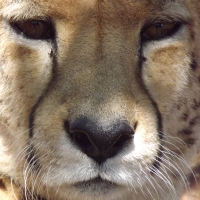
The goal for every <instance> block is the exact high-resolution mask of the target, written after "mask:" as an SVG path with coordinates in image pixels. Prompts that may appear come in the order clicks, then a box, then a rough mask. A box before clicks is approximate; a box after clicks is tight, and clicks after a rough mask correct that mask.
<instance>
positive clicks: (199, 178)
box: [189, 165, 200, 187]
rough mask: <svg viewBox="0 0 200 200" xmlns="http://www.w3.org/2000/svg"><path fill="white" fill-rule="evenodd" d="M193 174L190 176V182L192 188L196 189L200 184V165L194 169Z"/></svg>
mask: <svg viewBox="0 0 200 200" xmlns="http://www.w3.org/2000/svg"><path fill="white" fill-rule="evenodd" d="M192 171H193V173H194V175H195V177H194V175H193V174H190V175H189V181H190V186H191V187H195V186H196V184H198V183H200V165H197V166H195V167H194V168H193V170H192Z"/></svg>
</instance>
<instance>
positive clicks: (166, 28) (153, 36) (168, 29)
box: [142, 22, 181, 40]
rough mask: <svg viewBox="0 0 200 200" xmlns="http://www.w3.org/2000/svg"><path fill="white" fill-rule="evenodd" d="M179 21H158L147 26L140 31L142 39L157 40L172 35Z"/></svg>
mask: <svg viewBox="0 0 200 200" xmlns="http://www.w3.org/2000/svg"><path fill="white" fill-rule="evenodd" d="M180 26H181V23H178V22H159V23H154V24H151V25H150V26H148V27H147V28H145V29H144V31H142V38H143V39H144V40H158V39H161V38H164V37H167V36H170V35H173V34H174V33H176V31H178V29H179V28H180Z"/></svg>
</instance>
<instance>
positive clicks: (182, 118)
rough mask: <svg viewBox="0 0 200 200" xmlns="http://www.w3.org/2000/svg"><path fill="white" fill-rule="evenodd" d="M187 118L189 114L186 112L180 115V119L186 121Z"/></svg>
mask: <svg viewBox="0 0 200 200" xmlns="http://www.w3.org/2000/svg"><path fill="white" fill-rule="evenodd" d="M188 118H189V114H188V113H184V114H183V115H182V117H181V120H183V121H187V120H188Z"/></svg>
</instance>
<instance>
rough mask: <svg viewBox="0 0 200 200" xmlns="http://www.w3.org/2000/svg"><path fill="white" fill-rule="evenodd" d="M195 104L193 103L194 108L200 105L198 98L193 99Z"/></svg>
mask: <svg viewBox="0 0 200 200" xmlns="http://www.w3.org/2000/svg"><path fill="white" fill-rule="evenodd" d="M193 102H194V103H193V104H192V108H193V109H194V110H197V109H198V108H199V107H200V101H197V100H196V99H193Z"/></svg>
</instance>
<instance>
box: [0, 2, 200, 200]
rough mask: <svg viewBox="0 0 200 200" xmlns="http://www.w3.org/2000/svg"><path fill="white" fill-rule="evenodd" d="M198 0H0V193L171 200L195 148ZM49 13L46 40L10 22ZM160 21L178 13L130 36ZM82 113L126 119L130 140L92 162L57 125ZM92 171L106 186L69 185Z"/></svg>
mask: <svg viewBox="0 0 200 200" xmlns="http://www.w3.org/2000/svg"><path fill="white" fill-rule="evenodd" d="M199 10H200V3H199V2H198V0H196V1H195V0H190V1H189V0H174V1H170V0H168V1H166V0H160V1H159V0H105V1H104V0H81V1H80V0H34V1H33V0H0V177H2V181H1V183H2V185H1V184H0V199H1V200H7V199H8V200H14V199H17V200H20V199H21V198H22V196H24V198H25V199H28V200H36V199H37V198H39V197H42V198H44V199H47V200H65V199H66V200H80V199H81V200H102V199H103V200H121V199H125V200H130V199H131V200H132V199H133V200H145V199H148V200H150V199H152V200H153V199H155V200H161V199H165V200H171V199H173V200H178V199H179V198H180V195H181V193H182V191H183V190H184V189H189V180H188V175H189V174H192V171H191V168H190V167H189V166H190V164H191V160H192V158H193V157H194V156H195V154H196V152H197V151H198V148H199V135H200V133H199V132H200V117H199V116H200V21H199V19H200V11H199ZM49 18H50V19H51V21H52V22H53V24H54V28H55V30H56V38H55V39H54V41H52V40H48V41H46V40H32V39H27V38H26V37H24V36H22V35H19V34H18V33H16V31H15V30H13V28H12V27H11V26H10V22H13V21H20V20H28V19H43V20H46V19H49ZM169 19H173V20H181V21H187V22H188V23H187V24H185V25H183V26H182V28H180V30H179V31H178V32H177V33H176V34H175V35H173V36H171V37H169V38H164V39H161V40H157V41H148V42H142V41H141V31H142V30H143V27H144V26H145V25H146V24H147V23H152V22H153V21H155V20H156V21H157V22H159V21H167V20H169ZM143 57H144V58H145V61H143V62H141V60H142V58H143ZM194 61H195V62H196V66H193V67H191V66H192V63H193V62H194ZM153 102H154V103H153ZM159 114H160V116H159ZM81 116H89V117H90V118H91V119H92V120H93V121H94V122H98V124H99V126H102V127H108V126H109V125H110V124H112V123H114V122H115V121H116V120H117V119H124V120H125V121H128V122H129V124H130V126H131V127H136V125H135V124H137V127H136V130H135V135H134V139H133V141H132V143H131V145H130V146H128V147H127V148H125V149H124V150H123V151H121V152H120V153H119V154H117V155H116V156H114V157H111V158H109V159H107V160H106V161H105V162H104V163H103V164H102V165H100V166H99V165H98V164H97V163H96V162H95V161H94V160H92V159H91V158H90V157H88V156H87V155H86V154H84V153H83V152H81V151H80V149H79V148H77V146H76V145H74V143H73V142H72V141H71V139H70V137H69V133H68V131H67V130H66V129H65V128H64V124H65V122H66V121H68V122H69V123H70V124H72V123H73V122H74V121H75V120H76V119H77V118H80V117H81ZM159 122H161V123H162V127H163V129H162V135H163V138H162V139H160V137H159V133H158V124H159ZM30 133H32V135H31V134H30ZM161 147H162V148H161ZM31 150H32V151H33V152H31ZM159 151H162V152H163V155H162V156H161V160H162V161H161V164H160V167H159V169H158V171H155V172H154V173H155V174H154V175H153V174H151V173H150V168H151V167H152V166H153V164H154V163H155V160H156V159H157V155H158V152H159ZM30 154H31V156H32V157H31V159H32V161H30V160H28V156H30ZM32 154H33V155H32ZM195 163H196V162H195ZM4 177H6V178H4ZM96 177H101V178H102V179H104V180H107V181H109V182H111V183H113V184H114V186H113V188H109V187H107V186H108V185H106V184H105V185H103V186H102V185H98V183H94V186H88V187H86V186H85V187H84V186H81V188H78V187H76V184H77V183H79V182H84V181H89V180H92V179H94V178H96ZM11 183H12V184H11ZM99 184H100V183H99ZM1 187H2V188H1ZM6 188H7V189H6Z"/></svg>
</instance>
